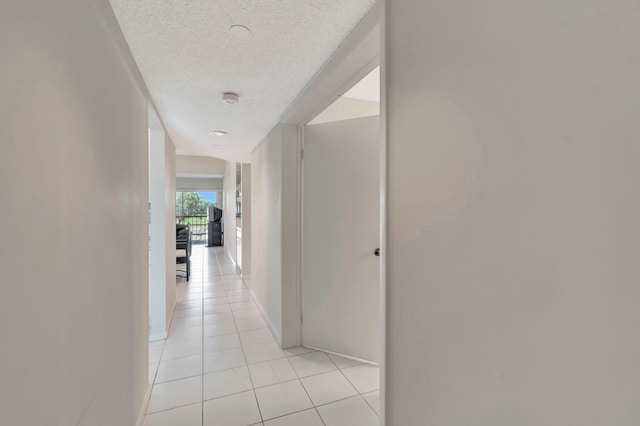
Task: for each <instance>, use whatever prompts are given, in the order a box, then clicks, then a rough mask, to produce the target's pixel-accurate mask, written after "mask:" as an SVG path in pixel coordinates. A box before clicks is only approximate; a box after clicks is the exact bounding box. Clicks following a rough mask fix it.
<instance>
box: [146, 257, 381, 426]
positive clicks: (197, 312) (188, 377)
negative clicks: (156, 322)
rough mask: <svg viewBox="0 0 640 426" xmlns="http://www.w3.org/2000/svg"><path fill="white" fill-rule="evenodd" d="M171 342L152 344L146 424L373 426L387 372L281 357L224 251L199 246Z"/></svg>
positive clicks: (313, 357) (323, 359) (315, 355)
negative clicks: (382, 379) (381, 374)
mask: <svg viewBox="0 0 640 426" xmlns="http://www.w3.org/2000/svg"><path fill="white" fill-rule="evenodd" d="M191 262H192V277H191V280H190V282H189V283H186V282H183V283H181V284H180V285H179V292H178V301H177V306H176V311H175V313H174V315H173V320H172V324H171V327H170V332H169V338H168V339H167V340H166V341H160V342H155V343H151V344H150V346H149V363H150V364H149V380H150V382H152V383H153V390H152V393H151V398H150V400H149V405H148V407H147V415H146V418H145V423H144V425H145V426H176V425H179V426H248V425H265V426H316V425H318V426H322V425H325V426H341V425H349V426H370V425H371V426H374V425H378V424H379V419H378V412H379V408H378V407H379V378H378V377H379V371H378V370H379V369H378V367H377V366H376V365H373V364H366V363H361V362H359V361H355V360H352V359H348V358H344V357H339V356H336V355H332V354H328V353H325V352H321V351H315V350H312V349H307V348H295V349H290V350H285V351H283V350H281V349H280V348H279V347H278V345H277V343H276V341H275V339H274V338H273V335H272V334H271V332H270V330H269V328H267V324H266V322H265V320H264V319H263V317H262V316H261V314H260V311H259V310H258V309H257V307H256V305H255V304H254V303H253V301H252V300H251V296H250V294H249V290H248V289H247V287H246V285H245V284H244V282H243V281H242V280H241V279H240V277H239V276H238V275H237V274H236V271H235V268H234V266H233V264H232V263H231V261H230V260H229V259H228V258H227V257H226V255H225V252H224V249H222V248H207V247H204V246H200V245H198V246H194V247H193V254H192V256H191Z"/></svg>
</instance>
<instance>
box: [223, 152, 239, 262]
mask: <svg viewBox="0 0 640 426" xmlns="http://www.w3.org/2000/svg"><path fill="white" fill-rule="evenodd" d="M222 198H223V200H224V201H223V215H224V223H223V226H224V247H225V250H226V251H227V255H228V256H229V257H230V258H231V259H232V260H233V262H234V263H235V262H236V163H233V162H231V161H227V162H226V166H225V173H224V185H223V191H222Z"/></svg>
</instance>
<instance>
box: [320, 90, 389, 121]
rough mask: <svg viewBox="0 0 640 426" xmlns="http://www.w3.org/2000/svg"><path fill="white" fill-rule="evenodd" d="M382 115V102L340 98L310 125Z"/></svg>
mask: <svg viewBox="0 0 640 426" xmlns="http://www.w3.org/2000/svg"><path fill="white" fill-rule="evenodd" d="M373 115H380V102H375V101H367V100H363V99H354V98H347V97H345V96H341V97H339V98H338V99H337V100H336V101H335V102H334V103H332V104H331V105H329V106H328V107H327V109H325V110H324V111H322V112H321V113H320V114H318V115H317V116H316V118H314V119H313V120H311V121H310V122H309V124H321V123H329V122H332V121H342V120H351V119H354V118H361V117H371V116H373Z"/></svg>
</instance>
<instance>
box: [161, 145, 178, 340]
mask: <svg viewBox="0 0 640 426" xmlns="http://www.w3.org/2000/svg"><path fill="white" fill-rule="evenodd" d="M164 147H165V154H164V158H165V159H164V167H165V169H164V179H165V181H164V219H165V220H164V223H165V233H166V236H167V237H166V239H165V244H166V245H165V265H166V272H165V277H166V278H165V282H166V285H165V290H166V294H167V296H166V306H165V309H166V318H167V330H168V329H169V325H170V323H171V317H172V315H173V309H174V308H175V306H176V292H177V287H176V147H175V146H174V145H173V142H172V141H171V139H170V138H169V135H168V134H167V135H165V144H164Z"/></svg>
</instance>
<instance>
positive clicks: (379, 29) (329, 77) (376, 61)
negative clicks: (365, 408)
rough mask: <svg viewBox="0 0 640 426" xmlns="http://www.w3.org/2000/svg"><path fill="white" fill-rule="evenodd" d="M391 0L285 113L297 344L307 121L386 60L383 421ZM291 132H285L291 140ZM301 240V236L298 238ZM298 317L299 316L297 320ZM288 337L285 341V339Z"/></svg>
mask: <svg viewBox="0 0 640 426" xmlns="http://www.w3.org/2000/svg"><path fill="white" fill-rule="evenodd" d="M385 21H386V15H385V1H383V0H379V1H377V2H376V5H375V6H374V7H373V8H372V10H371V11H370V12H369V13H368V14H367V16H366V17H365V18H364V19H363V20H362V21H361V22H360V23H359V24H358V25H357V27H356V28H355V29H354V30H353V31H352V33H351V34H350V35H349V37H348V38H347V39H346V40H345V41H344V42H343V44H342V45H341V46H340V48H339V49H338V50H337V51H336V52H335V53H334V55H333V56H332V57H331V59H330V60H329V61H328V62H327V64H326V65H325V66H324V67H323V68H322V69H321V70H320V71H319V72H318V73H317V74H316V76H315V77H314V78H313V80H312V81H311V83H309V84H308V85H307V87H306V88H305V89H304V90H303V91H302V92H301V93H300V95H298V97H297V98H296V99H295V100H294V102H293V103H292V104H291V105H290V107H289V108H288V109H287V110H286V111H285V113H284V114H283V118H282V123H283V124H284V125H288V126H291V127H292V128H294V129H295V130H296V134H297V135H296V140H295V141H291V144H292V145H295V146H296V156H297V160H296V164H295V172H294V173H295V176H296V193H295V210H296V212H295V214H296V219H297V220H296V223H295V225H294V226H295V232H294V233H291V234H290V235H292V239H291V241H288V242H287V241H284V240H283V251H284V250H285V247H284V246H285V245H287V244H289V246H290V247H291V246H295V247H296V249H297V250H296V256H295V262H292V264H291V265H290V266H289V267H288V269H289V270H288V271H285V269H287V266H286V265H283V278H284V276H285V274H286V273H288V274H290V276H292V277H295V280H294V282H293V283H292V285H291V286H287V285H285V283H284V282H283V288H282V292H283V294H282V300H283V304H284V303H287V304H289V306H290V310H289V312H290V313H291V317H285V316H284V315H283V321H282V329H283V330H282V332H283V333H282V334H283V335H290V336H296V338H294V339H292V340H291V341H289V342H287V343H291V344H292V345H293V346H295V345H300V344H301V343H302V320H303V318H302V291H303V288H302V281H303V270H302V269H303V268H302V261H303V254H302V248H303V244H302V243H303V237H304V236H303V235H302V234H303V227H302V221H303V200H304V199H303V196H304V195H303V158H304V129H305V126H306V124H307V123H309V122H310V121H311V120H312V119H313V118H315V117H316V116H317V115H318V114H319V113H321V112H322V111H324V110H325V109H326V108H327V107H328V106H329V105H331V104H332V103H333V102H334V101H335V100H336V99H338V98H339V97H340V96H341V95H342V94H343V93H345V92H346V91H347V90H349V89H350V88H351V87H353V85H354V84H355V83H357V82H358V81H360V80H361V79H362V78H364V77H365V76H366V75H367V74H369V73H370V72H371V71H372V70H373V69H374V68H375V67H377V66H378V65H379V66H380V122H381V128H380V248H381V254H380V286H379V291H380V302H379V303H380V310H379V321H380V327H379V329H380V334H381V335H380V357H379V359H380V362H379V365H380V413H379V414H380V425H381V426H384V425H385V423H386V414H385V413H386V411H385V406H386V404H385V394H386V393H385V383H386V380H385V375H386V374H385V364H386V363H385V359H386V358H385V356H386V305H387V303H386V286H387V276H386V253H385V252H386V223H387V210H388V208H387V201H386V200H387V153H388V148H387V146H388V143H387V140H388V132H387V108H386V99H387V94H386V73H387V60H388V57H387V55H386V53H385V46H386V32H385V27H386V25H385ZM286 139H287V137H286V136H285V145H284V147H287V144H286V142H287V141H286ZM293 240H295V241H293ZM292 318H297V319H298V320H297V321H293V320H292ZM283 343H285V342H283Z"/></svg>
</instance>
